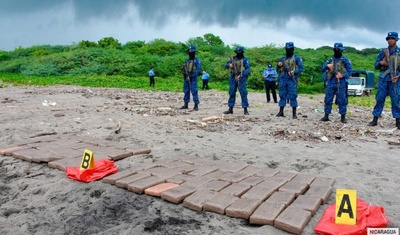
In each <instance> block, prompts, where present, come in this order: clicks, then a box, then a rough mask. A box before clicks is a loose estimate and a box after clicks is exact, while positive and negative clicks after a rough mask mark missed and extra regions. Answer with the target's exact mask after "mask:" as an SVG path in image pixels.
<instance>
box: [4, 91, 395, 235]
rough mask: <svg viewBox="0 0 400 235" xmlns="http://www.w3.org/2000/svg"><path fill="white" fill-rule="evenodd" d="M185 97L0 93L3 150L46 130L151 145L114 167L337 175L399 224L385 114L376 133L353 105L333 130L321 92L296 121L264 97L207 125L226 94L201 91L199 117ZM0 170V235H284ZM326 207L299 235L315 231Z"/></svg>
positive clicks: (101, 189) (44, 171)
mask: <svg viewBox="0 0 400 235" xmlns="http://www.w3.org/2000/svg"><path fill="white" fill-rule="evenodd" d="M182 97H183V94H182V93H171V92H162V91H140V90H128V89H103V88H85V87H77V86H54V87H8V88H1V89H0V102H1V103H0V123H1V125H0V132H1V135H0V147H6V146H10V145H16V144H18V143H21V142H24V141H25V140H29V139H31V138H34V137H36V136H41V135H54V136H62V135H76V136H88V137H94V138H99V139H105V140H110V141H115V142H121V143H126V144H130V145H132V146H144V147H149V148H151V150H152V152H151V154H150V155H143V156H139V157H134V158H132V157H131V158H127V159H124V160H121V161H118V163H117V165H118V166H119V168H120V169H126V168H128V167H130V166H132V165H134V164H135V163H138V162H152V161H157V160H162V159H163V160H164V159H169V158H173V157H175V156H179V155H184V154H189V155H195V156H198V157H201V158H207V159H218V160H226V161H238V162H246V163H249V164H253V165H255V166H268V167H271V168H275V169H278V170H282V171H290V172H301V173H306V174H312V175H315V176H321V177H330V178H335V179H336V184H335V185H334V187H335V189H338V188H345V189H355V190H357V196H358V197H359V198H361V199H363V200H364V201H366V202H368V203H371V204H372V205H380V206H383V207H384V208H385V210H386V214H387V216H388V218H389V219H390V220H391V222H392V224H391V227H399V226H400V203H399V201H400V200H399V199H400V196H399V192H400V184H399V181H398V174H399V173H398V172H399V169H400V156H399V145H397V144H398V143H399V140H400V137H399V136H400V130H397V129H396V128H395V125H394V120H393V118H391V114H390V110H385V112H384V113H383V115H382V118H380V119H379V125H378V126H376V127H372V128H370V127H367V126H366V124H367V123H368V122H369V121H370V120H371V110H370V109H365V108H362V107H354V106H351V105H350V106H349V114H348V123H347V124H342V123H340V121H339V119H340V117H339V116H338V114H337V111H336V109H335V110H334V113H333V114H332V115H331V121H330V122H326V123H325V122H320V121H319V119H320V118H321V117H322V116H323V113H321V109H322V110H323V95H317V96H312V95H301V96H300V97H299V109H298V116H299V119H297V120H293V119H292V118H291V110H290V108H286V110H285V114H286V117H283V118H277V117H275V114H276V113H277V112H278V110H279V108H278V106H277V104H274V103H267V102H266V98H265V94H262V93H250V94H249V101H250V104H251V107H250V109H249V111H250V115H249V116H244V115H243V109H242V108H240V98H239V99H238V101H237V105H236V106H235V109H234V114H233V115H230V116H234V117H235V119H234V120H231V121H229V120H225V121H215V122H210V123H206V124H204V123H203V124H202V123H201V120H202V119H203V118H206V117H210V116H215V115H216V116H221V114H222V112H223V111H225V110H226V109H227V98H228V95H227V93H225V92H217V91H213V90H210V91H200V100H201V105H200V110H199V111H197V112H195V111H192V110H191V109H189V110H179V109H177V108H178V107H180V106H181V105H182ZM238 102H239V103H238ZM189 105H190V108H192V107H193V103H190V104H189ZM118 126H120V131H119V132H118V131H117V132H116V131H115V130H116V129H117V128H118ZM325 137H326V138H327V139H326V138H325ZM322 139H325V140H327V141H323V140H322ZM0 166H1V167H0V225H1V226H0V234H150V233H151V234H286V233H285V232H282V231H281V230H277V229H275V228H273V227H271V226H262V227H260V226H252V225H249V224H248V221H247V220H242V219H235V218H230V217H228V216H223V215H218V214H215V213H210V212H202V213H198V212H195V211H192V210H189V209H186V208H184V207H183V206H182V205H175V204H172V203H169V202H166V201H164V200H162V199H159V198H154V197H150V196H146V195H137V194H134V193H132V192H130V191H128V190H124V189H120V188H116V187H115V186H112V185H108V184H104V183H102V182H101V181H97V182H92V183H80V182H77V181H73V180H71V179H69V178H67V177H66V176H65V173H64V172H62V171H59V170H57V169H52V168H49V167H48V166H47V164H44V163H43V164H37V163H29V162H24V161H21V160H19V159H14V158H12V157H6V156H0ZM396 182H397V183H396ZM334 196H335V194H334V193H333V194H332V195H331V198H330V200H329V204H331V203H333V202H334ZM327 206H328V204H326V205H323V206H322V207H321V208H320V209H319V210H318V212H317V214H316V215H315V216H314V217H313V218H312V220H311V222H310V223H309V224H308V225H307V226H306V228H305V229H304V232H303V233H304V234H312V233H313V228H314V227H315V225H316V223H317V222H318V221H319V219H320V218H321V216H322V213H323V210H324V209H325V208H326V207H327Z"/></svg>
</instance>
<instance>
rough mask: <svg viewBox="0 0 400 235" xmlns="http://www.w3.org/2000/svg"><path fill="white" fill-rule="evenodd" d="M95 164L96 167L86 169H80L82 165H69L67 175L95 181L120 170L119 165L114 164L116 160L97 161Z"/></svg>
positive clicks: (76, 178)
mask: <svg viewBox="0 0 400 235" xmlns="http://www.w3.org/2000/svg"><path fill="white" fill-rule="evenodd" d="M94 165H95V167H94V168H92V169H86V170H80V167H71V166H67V167H66V170H65V171H66V173H67V177H69V178H71V179H74V180H78V181H81V182H91V181H95V180H98V179H101V178H103V177H105V176H107V175H111V174H114V173H115V172H117V171H118V167H117V166H115V165H114V161H111V160H108V159H100V160H98V161H95V162H94Z"/></svg>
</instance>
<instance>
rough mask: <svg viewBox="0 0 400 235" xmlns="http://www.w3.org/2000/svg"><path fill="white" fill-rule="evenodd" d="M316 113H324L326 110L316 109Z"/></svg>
mask: <svg viewBox="0 0 400 235" xmlns="http://www.w3.org/2000/svg"><path fill="white" fill-rule="evenodd" d="M315 112H316V113H323V112H324V110H323V109H315Z"/></svg>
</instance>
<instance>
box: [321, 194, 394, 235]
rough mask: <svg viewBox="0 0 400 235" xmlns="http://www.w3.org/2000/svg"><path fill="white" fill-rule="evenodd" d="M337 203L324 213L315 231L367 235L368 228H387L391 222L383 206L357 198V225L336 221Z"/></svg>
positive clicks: (330, 233) (326, 234) (332, 234)
mask: <svg viewBox="0 0 400 235" xmlns="http://www.w3.org/2000/svg"><path fill="white" fill-rule="evenodd" d="M335 207H336V203H334V204H332V205H330V206H329V207H328V208H327V209H326V210H325V212H324V214H323V215H322V218H321V219H320V220H319V222H318V223H317V225H316V226H315V228H314V231H315V232H316V233H317V234H324V235H366V234H367V228H386V227H387V225H388V224H389V222H388V219H387V218H386V216H385V209H384V208H383V207H381V206H371V205H369V204H368V203H366V202H364V201H363V200H361V199H359V198H358V199H357V222H356V224H355V225H344V224H336V223H335V213H336V211H335Z"/></svg>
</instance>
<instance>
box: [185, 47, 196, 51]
mask: <svg viewBox="0 0 400 235" xmlns="http://www.w3.org/2000/svg"><path fill="white" fill-rule="evenodd" d="M187 52H196V47H195V46H190V47H189V48H188V49H187Z"/></svg>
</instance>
